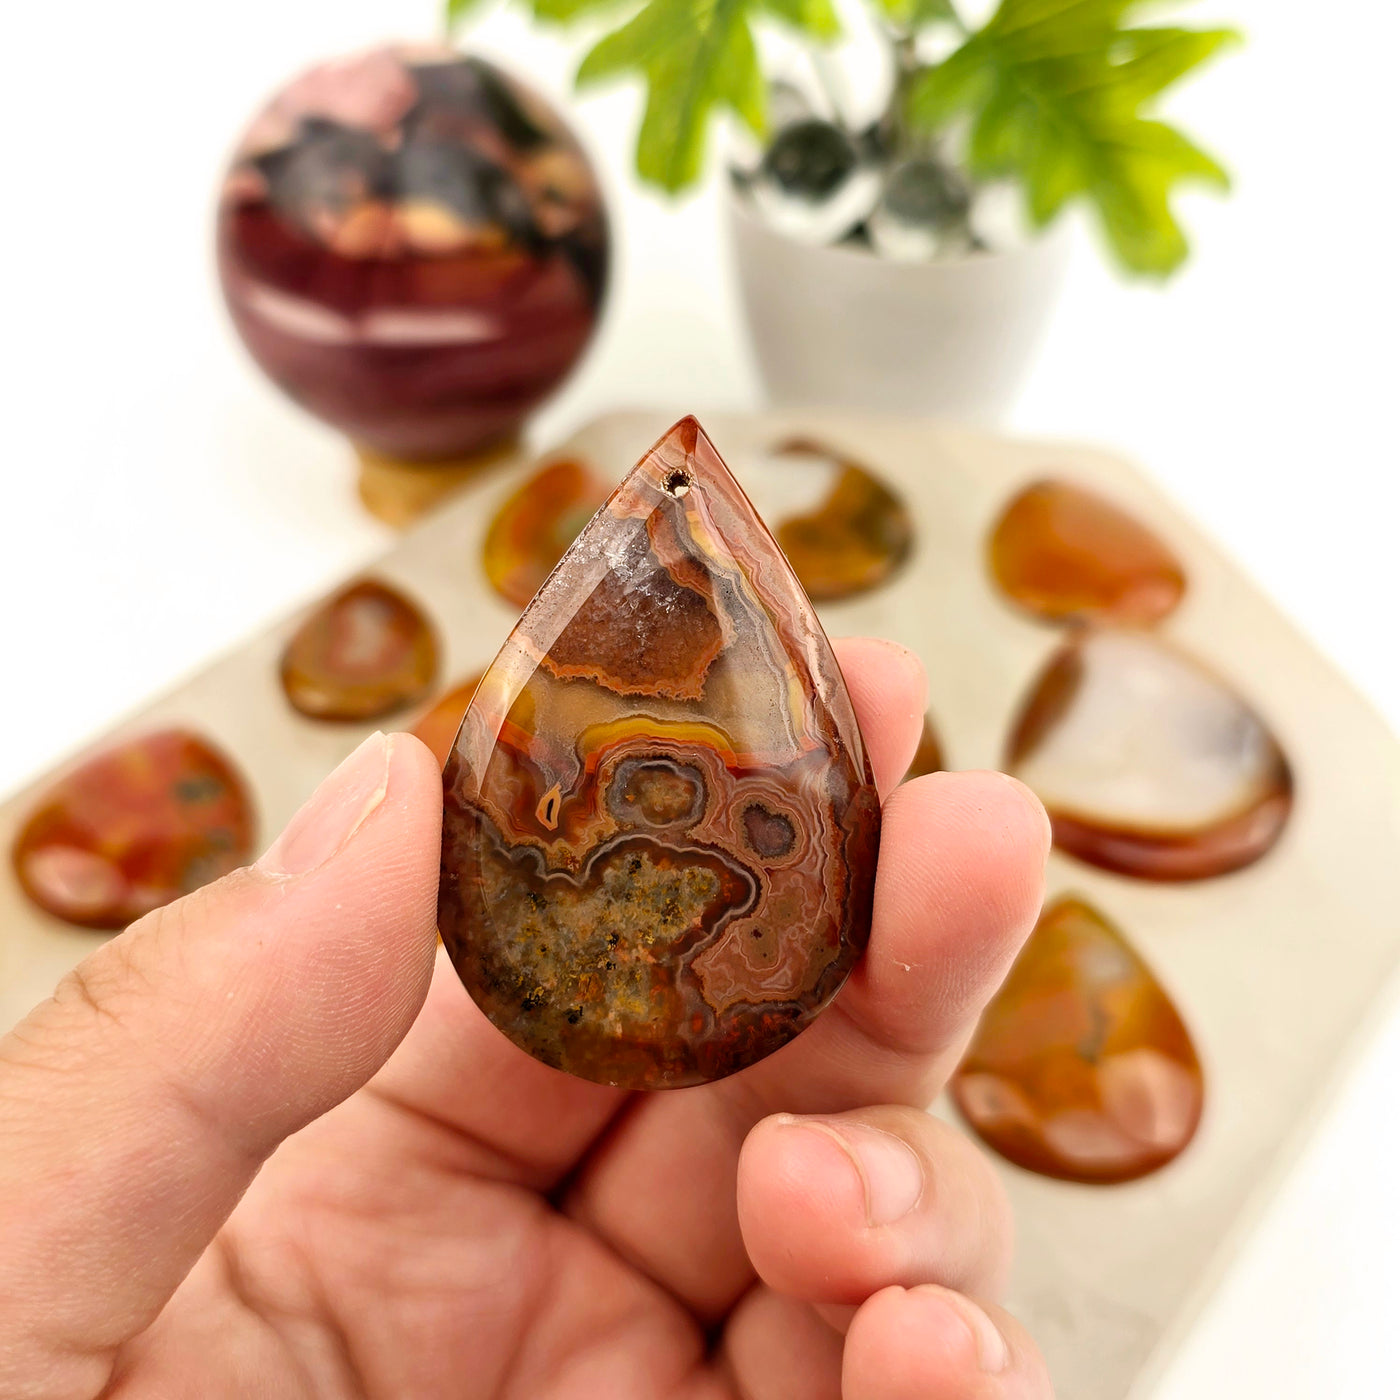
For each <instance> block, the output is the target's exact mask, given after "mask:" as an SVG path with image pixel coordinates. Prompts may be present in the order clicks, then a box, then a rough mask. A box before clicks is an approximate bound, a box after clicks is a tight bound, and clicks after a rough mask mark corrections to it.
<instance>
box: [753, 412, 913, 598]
mask: <svg viewBox="0 0 1400 1400" xmlns="http://www.w3.org/2000/svg"><path fill="white" fill-rule="evenodd" d="M773 455H774V456H775V457H777V458H779V459H783V458H787V459H790V460H791V461H793V462H796V463H800V464H802V465H804V466H806V467H807V468H808V469H809V470H810V471H812V472H814V473H821V474H822V481H823V486H822V488H821V489H822V493H823V494H822V498H821V501H820V504H818V505H817V506H815V507H814V508H811V509H808V510H805V511H800V512H798V513H796V514H792V515H782V516H775V517H774V518H776V520H777V524H776V525H775V526H774V527H773V534H774V536H775V537H776V538H777V541H778V543H779V544H780V545H781V546H782V548H783V552H784V553H785V554H786V555H787V557H788V562H789V563H790V564H791V565H792V567H793V569H794V570H795V571H796V573H797V577H798V578H799V579H801V580H802V586H803V587H804V588H805V589H806V590H807V595H808V596H809V597H810V598H812V599H814V600H815V601H817V602H830V601H834V600H836V599H838V598H848V597H850V596H851V595H852V594H855V593H864V592H865V591H866V590H867V589H871V588H878V587H879V586H880V585H881V584H882V583H884V582H886V580H888V579H889V577H890V576H891V575H892V574H893V573H894V572H895V571H896V570H897V569H898V568H899V566H900V565H901V564H903V563H904V561H905V560H906V559H907V558H908V557H909V551H910V549H911V548H912V547H913V543H914V525H913V521H912V520H911V519H910V517H909V512H908V510H907V509H906V508H905V505H904V502H903V501H901V500H900V499H899V497H898V496H896V495H895V494H894V492H893V491H891V490H890V489H889V487H888V486H886V485H885V483H884V482H883V481H881V480H880V479H879V478H878V477H877V476H876V475H875V474H874V473H873V472H871V471H870V470H869V469H868V468H866V467H864V466H863V465H862V464H861V463H859V462H857V461H854V460H852V459H851V458H849V457H846V456H844V455H842V454H840V453H838V452H834V451H832V450H831V449H830V448H828V447H826V446H824V445H823V444H822V443H819V442H815V441H813V440H811V439H808V438H792V439H790V440H789V441H787V442H784V443H781V444H780V445H779V446H778V447H776V448H774V449H773Z"/></svg>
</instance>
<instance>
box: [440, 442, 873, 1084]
mask: <svg viewBox="0 0 1400 1400" xmlns="http://www.w3.org/2000/svg"><path fill="white" fill-rule="evenodd" d="M444 792H445V812H444V832H443V863H442V881H441V886H440V893H439V928H440V930H441V933H442V937H443V941H444V943H445V944H446V946H447V949H448V951H449V953H450V954H451V956H452V959H453V962H454V964H455V966H456V968H457V971H458V974H459V975H460V976H461V979H462V981H463V983H464V984H465V985H466V987H467V990H468V991H469V992H470V993H471V995H472V997H473V998H474V999H475V1000H476V1002H477V1003H478V1005H479V1006H480V1007H481V1008H482V1010H483V1011H484V1012H485V1013H486V1014H487V1016H488V1017H490V1019H491V1020H492V1022H493V1023H494V1024H495V1025H496V1026H497V1027H498V1028H499V1029H500V1030H501V1031H503V1032H504V1033H505V1034H506V1035H507V1036H509V1037H510V1038H511V1039H512V1040H513V1041H514V1042H515V1043H516V1044H517V1045H519V1046H521V1047H522V1048H523V1049H525V1050H526V1051H528V1052H529V1053H530V1054H532V1055H534V1056H536V1057H537V1058H538V1059H540V1060H543V1061H545V1062H546V1063H548V1064H551V1065H554V1066H556V1067H558V1068H560V1069H563V1070H566V1071H568V1072H569V1073H572V1074H576V1075H579V1076H582V1077H583V1078H586V1079H591V1080H595V1081H598V1082H600V1083H606V1084H612V1085H618V1086H622V1087H626V1088H634V1089H636V1088H669V1087H677V1086H681V1085H687V1084H695V1083H700V1082H704V1081H707V1080H712V1079H717V1078H720V1077H721V1076H724V1075H727V1074H730V1073H733V1072H734V1071H736V1070H739V1069H742V1068H743V1067H745V1066H746V1065H749V1064H751V1063H753V1062H754V1061H756V1060H758V1059H760V1058H761V1057H763V1056H765V1055H767V1054H769V1053H771V1052H772V1051H774V1050H776V1049H778V1048H779V1047H780V1046H781V1045H783V1044H784V1043H785V1042H786V1041H788V1040H790V1039H791V1038H792V1037H793V1036H795V1035H796V1034H797V1033H798V1032H799V1031H801V1030H802V1029H803V1028H804V1027H805V1026H806V1025H807V1024H808V1023H809V1022H810V1021H811V1020H812V1018H813V1017H814V1016H815V1015H816V1014H817V1013H818V1012H819V1011H820V1010H821V1009H822V1007H824V1006H825V1005H826V1004H827V1003H828V1002H829V1001H830V1000H831V998H832V997H833V996H834V995H835V994H836V992H837V990H838V989H839V988H840V986H841V984H842V983H843V982H844V981H845V979H846V976H847V975H848V974H849V972H850V970H851V968H852V966H853V965H854V963H855V961H856V959H857V958H858V957H859V955H860V953H861V951H862V949H863V948H864V946H865V943H866V941H867V939H868V936H869V928H870V913H871V902H872V897H873V886H874V874H875V858H876V851H877V846H878V839H879V802H878V798H877V796H876V792H875V787H874V783H873V780H872V777H871V772H870V765H869V762H868V760H867V757H866V753H865V746H864V742H863V740H862V737H861V734H860V730H859V728H858V726H857V723H856V718H855V713H854V710H853V709H852V706H851V702H850V698H849V696H848V695H847V692H846V687H845V683H844V681H843V680H842V677H841V674H840V672H839V670H838V669H837V666H836V661H835V657H834V656H833V654H832V651H831V648H830V645H829V643H828V642H827V639H826V637H825V635H824V633H823V632H822V629H821V626H820V624H819V622H818V621H817V618H816V615H815V613H814V612H813V610H812V607H811V605H810V603H809V602H808V600H807V598H806V595H805V594H804V593H803V591H802V589H801V586H800V585H799V584H798V582H797V580H796V578H795V576H794V575H793V573H792V570H791V568H790V567H789V566H788V564H787V562H786V560H785V559H784V558H783V556H782V554H781V552H780V551H779V550H778V549H777V547H776V545H775V544H774V542H773V539H772V537H771V536H770V535H769V534H768V532H767V530H766V529H765V528H764V527H763V525H762V523H761V522H760V520H759V518H758V516H757V515H756V514H755V513H754V510H753V508H752V506H751V505H750V504H749V502H748V500H747V498H746V497H745V496H744V494H743V492H742V490H741V489H740V488H739V486H738V484H737V483H736V482H735V480H734V478H733V477H732V476H731V475H730V473H729V471H728V470H727V468H726V467H725V465H724V463H723V462H722V461H721V460H720V457H719V455H718V453H717V452H716V451H715V449H714V447H713V445H712V444H711V443H710V441H709V439H708V438H707V437H706V436H705V434H704V432H703V431H702V430H701V428H700V426H699V424H698V423H697V422H696V421H695V420H694V419H693V418H687V419H684V420H682V421H681V422H680V423H678V424H677V425H676V426H675V427H674V428H673V429H672V430H671V431H670V432H669V433H667V434H666V436H665V437H663V438H662V439H661V441H660V442H658V443H657V444H656V446H655V447H654V448H653V449H652V450H651V451H650V452H648V453H647V454H646V456H645V457H643V459H642V460H641V462H640V463H639V464H638V465H637V466H636V467H635V468H634V470H633V471H632V472H631V473H630V474H629V475H628V477H627V478H626V479H625V480H624V481H623V483H622V485H621V486H620V487H619V488H618V490H617V491H616V492H614V494H613V495H612V497H611V498H610V499H609V500H608V501H607V503H606V504H605V505H604V507H603V508H602V509H601V510H600V511H599V512H598V514H597V515H596V516H595V517H594V519H593V520H592V522H591V523H590V524H589V525H588V526H587V527H586V528H585V529H584V531H583V532H582V534H580V536H579V537H578V539H577V540H576V541H575V543H574V545H573V546H572V547H571V549H570V550H569V551H568V553H567V554H566V555H565V556H564V558H563V559H562V560H561V561H560V564H559V566H558V568H557V569H556V570H555V571H554V572H553V574H551V575H550V577H549V579H548V580H547V581H546V583H545V585H544V587H543V588H542V589H541V591H540V593H539V594H538V596H537V597H536V598H535V599H534V601H533V602H532V603H531V604H530V605H529V607H528V608H526V610H525V612H524V614H523V616H522V617H521V619H520V622H519V624H518V625H517V627H516V628H515V630H514V632H512V634H511V636H510V638H509V639H508V640H507V642H506V645H505V647H504V649H503V650H502V652H501V654H500V656H499V657H498V658H497V659H496V661H495V663H494V664H493V665H492V666H491V668H490V670H489V671H488V672H487V673H486V676H485V678H484V679H483V680H482V683H481V685H480V687H479V688H478V690H477V692H476V695H475V697H474V699H473V700H472V703H471V705H470V707H469V709H468V711H467V714H466V716H465V719H464V721H463V726H462V729H461V732H460V733H459V735H458V736H457V741H456V745H455V747H454V749H453V752H452V753H451V755H450V756H449V758H448V762H447V767H446V770H445V773H444Z"/></svg>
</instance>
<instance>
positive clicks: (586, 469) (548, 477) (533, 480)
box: [482, 457, 608, 608]
mask: <svg viewBox="0 0 1400 1400" xmlns="http://www.w3.org/2000/svg"><path fill="white" fill-rule="evenodd" d="M607 496H608V483H607V482H606V481H604V480H603V478H602V477H601V476H599V475H598V473H597V472H596V471H594V469H593V468H592V467H590V466H589V465H588V463H586V462H584V461H582V460H580V459H579V458H577V457H561V458H559V459H558V460H556V461H553V462H547V463H546V464H545V465H544V466H542V467H541V468H540V469H539V470H538V471H537V472H534V473H532V474H531V476H530V477H529V478H527V480H526V481H524V482H523V483H522V484H521V485H520V487H519V488H518V489H517V490H515V491H513V492H512V493H511V495H510V496H509V497H507V499H506V501H505V502H504V504H503V505H502V506H501V508H500V509H499V510H498V511H497V512H496V515H495V518H494V519H493V520H492V521H491V525H490V528H489V529H488V530H487V532H486V542H485V544H484V545H483V546H482V566H483V567H484V568H485V570H486V577H487V579H488V580H489V581H490V584H491V587H492V588H494V589H495V590H496V592H497V593H499V594H500V595H501V597H502V598H504V599H505V600H506V602H508V603H514V604H515V606H516V607H517V608H523V607H524V606H525V605H526V604H527V603H528V602H529V601H530V599H531V598H533V597H534V596H535V594H536V593H537V592H538V591H539V587H540V585H541V584H542V583H543V582H544V581H545V579H546V578H548V577H549V571H550V570H551V569H552V568H553V567H554V566H555V565H556V564H557V563H558V562H559V560H560V559H561V558H562V557H563V554H564V551H565V550H566V549H568V547H569V546H570V545H571V544H572V543H573V542H574V540H575V538H576V537H577V536H578V532H579V531H580V530H582V529H583V527H584V526H585V525H587V524H588V521H589V518H590V517H591V516H592V514H593V512H594V511H596V510H597V509H598V507H599V506H600V505H602V504H603V502H604V501H605V500H606V499H607Z"/></svg>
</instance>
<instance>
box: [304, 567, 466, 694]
mask: <svg viewBox="0 0 1400 1400" xmlns="http://www.w3.org/2000/svg"><path fill="white" fill-rule="evenodd" d="M437 658H438V648H437V639H436V637H435V636H434V634H433V627H432V624H431V623H430V622H429V621H428V619H427V617H426V616H425V615H424V614H423V612H422V610H421V609H420V608H419V607H418V606H417V604H415V603H413V602H412V601H411V600H410V599H408V598H406V597H405V596H404V595H403V594H402V593H400V592H399V591H398V590H397V589H394V588H390V587H389V586H388V585H387V584H384V583H380V582H378V581H376V580H374V579H365V580H362V581H361V582H359V583H355V584H352V585H351V586H350V587H349V588H346V589H344V590H343V591H342V592H340V593H337V594H336V595H335V596H334V597H333V598H331V599H329V600H328V601H327V602H326V603H324V604H322V606H321V607H319V608H317V609H316V611H315V612H314V613H312V615H311V616H310V617H308V618H307V619H306V621H305V622H303V623H302V625H301V626H300V627H299V628H298V629H297V631H296V633H295V634H294V635H293V637H292V639H291V641H289V642H288V643H287V647H286V650H285V651H284V652H283V653H282V688H283V690H284V691H285V692H286V695H287V699H288V700H290V701H291V703H292V705H293V706H294V707H295V708H296V709H298V710H300V711H301V713H302V714H304V715H309V716H310V717H311V718H312V719H325V720H347V721H355V720H370V719H378V718H380V717H381V716H383V715H387V714H392V713H393V712H394V711H395V710H399V709H402V708H403V707H404V706H406V705H412V704H415V703H416V702H417V701H419V700H421V699H423V697H424V696H425V695H427V693H428V691H429V690H430V689H431V687H432V684H433V679H434V677H435V676H436V675H437V666H438V659H437Z"/></svg>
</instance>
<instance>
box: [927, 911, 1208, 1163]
mask: <svg viewBox="0 0 1400 1400" xmlns="http://www.w3.org/2000/svg"><path fill="white" fill-rule="evenodd" d="M949 1088H950V1090H951V1092H952V1095H953V1101H954V1102H955V1103H956V1104H957V1106H958V1109H959V1110H960V1112H961V1113H962V1114H963V1116H964V1117H965V1118H966V1119H967V1121H968V1122H969V1123H970V1124H971V1125H972V1127H973V1128H975V1129H976V1131H977V1132H978V1134H979V1135H980V1136H981V1137H982V1138H983V1139H984V1140H985V1141H986V1142H987V1143H988V1145H990V1146H991V1147H994V1148H995V1149H996V1150H997V1151H998V1152H1000V1153H1001V1154H1002V1156H1003V1157H1006V1158H1008V1159H1009V1160H1010V1161H1012V1162H1015V1163H1016V1164H1017V1165H1018V1166H1022V1167H1025V1168H1027V1169H1028V1170H1030V1171H1033V1172H1040V1173H1042V1174H1043V1175H1045V1176H1053V1177H1061V1178H1064V1179H1067V1180H1070V1181H1083V1182H1119V1181H1131V1180H1132V1179H1133V1178H1135V1177H1140V1176H1144V1175H1146V1174H1147V1173H1148V1172H1151V1171H1155V1170H1156V1169H1157V1168H1158V1167H1160V1166H1162V1165H1163V1164H1164V1163H1166V1162H1169V1161H1171V1159H1172V1158H1173V1157H1175V1156H1176V1155H1177V1154H1178V1153H1180V1152H1181V1151H1182V1149H1183V1148H1185V1147H1186V1145H1187V1144H1188V1143H1189V1142H1190V1141H1191V1138H1192V1136H1193V1135H1194V1134H1195V1131H1196V1126H1197V1124H1198V1123H1199V1122H1200V1118H1201V1108H1202V1104H1203V1102H1204V1097H1205V1082H1204V1077H1203V1075H1202V1073H1201V1065H1200V1061H1199V1060H1198V1058H1197V1056H1196V1050H1195V1047H1194V1046H1193V1045H1192V1043H1191V1037H1190V1035H1188V1034H1187V1031H1186V1027H1185V1026H1184V1025H1183V1024H1182V1020H1181V1017H1180V1016H1179V1015H1178V1014H1177V1010H1176V1007H1175V1006H1173V1005H1172V1002H1171V999H1170V998H1169V997H1168V996H1167V994H1166V992H1164V991H1163V990H1162V987H1161V985H1160V984H1159V983H1158V981H1157V979H1156V978H1155V977H1154V976H1153V975H1152V973H1151V971H1150V970H1149V968H1148V967H1147V965H1146V964H1145V963H1144V962H1143V960H1142V959H1141V958H1140V957H1139V956H1138V955H1137V953H1135V952H1134V951H1133V949H1132V948H1131V947H1130V946H1129V945H1128V943H1127V941H1126V940H1125V939H1124V937H1123V935H1122V934H1121V933H1119V932H1118V930H1117V929H1115V928H1114V927H1113V925H1112V924H1110V923H1109V922H1108V920H1107V919H1105V918H1104V917H1103V915H1102V914H1100V913H1099V912H1098V911H1097V910H1096V909H1094V908H1092V907H1091V906H1090V905H1088V904H1086V903H1084V902H1083V901H1082V900H1079V899H1062V900H1060V901H1058V902H1057V903H1055V904H1054V905H1052V906H1051V907H1050V908H1048V909H1047V910H1046V911H1045V912H1044V914H1042V915H1041V918H1040V922H1039V923H1038V924H1037V925H1036V927H1035V931H1034V932H1033V933H1032V934H1031V936H1030V939H1029V940H1028V942H1027V943H1026V946H1025V948H1024V949H1022V951H1021V955H1020V957H1019V958H1018V959H1017V960H1016V964H1015V966H1014V967H1013V968H1012V969H1011V972H1010V974H1009V975H1008V977H1007V979H1006V981H1005V983H1003V985H1002V987H1001V990H1000V991H999V992H998V993H997V995H996V997H995V998H994V999H993V1000H992V1002H991V1004H990V1005H989V1006H988V1007H987V1010H986V1011H985V1013H984V1014H983V1016H982V1020H981V1023H980V1025H979V1026H978V1028H977V1034H976V1035H975V1036H974V1037H973V1041H972V1044H971V1046H970V1047H969V1049H968V1052H967V1055H966V1057H965V1059H964V1060H963V1063H962V1065H961V1066H960V1067H959V1069H958V1071H957V1073H956V1074H955V1075H954V1076H953V1079H952V1081H951V1083H950V1085H949Z"/></svg>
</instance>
